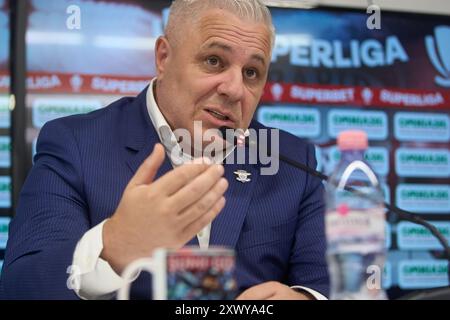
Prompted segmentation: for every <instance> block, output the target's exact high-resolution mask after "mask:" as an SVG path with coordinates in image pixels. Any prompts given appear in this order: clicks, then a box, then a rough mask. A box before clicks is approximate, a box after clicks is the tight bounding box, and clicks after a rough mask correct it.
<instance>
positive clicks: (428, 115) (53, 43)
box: [0, 0, 450, 298]
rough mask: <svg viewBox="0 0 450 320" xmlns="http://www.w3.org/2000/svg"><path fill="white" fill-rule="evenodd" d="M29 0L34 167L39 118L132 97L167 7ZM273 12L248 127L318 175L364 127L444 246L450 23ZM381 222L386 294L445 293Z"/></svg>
mask: <svg viewBox="0 0 450 320" xmlns="http://www.w3.org/2000/svg"><path fill="white" fill-rule="evenodd" d="M0 1H1V0H0ZM28 2H29V6H28V8H29V10H30V11H29V16H28V17H29V18H28V32H27V50H28V58H27V59H28V60H27V64H28V79H27V81H28V95H27V130H26V133H25V134H26V138H27V142H28V145H29V149H28V150H29V154H28V155H27V157H28V159H29V162H30V163H29V165H30V166H31V159H32V154H33V153H34V149H35V143H36V138H37V136H38V133H39V130H40V128H41V127H42V126H43V124H44V123H45V122H47V121H49V120H51V119H54V118H58V117H62V116H67V115H70V114H75V113H85V112H89V111H92V110H95V109H98V108H102V107H104V106H105V105H107V104H108V103H110V102H112V101H114V100H116V99H118V98H120V97H122V96H124V95H136V94H137V93H139V92H140V91H141V90H142V89H143V88H144V87H145V86H146V85H147V84H148V82H149V80H150V78H152V77H153V76H155V68H154V56H153V55H154V51H153V45H154V43H155V40H156V38H157V37H158V36H159V35H160V34H161V33H162V29H163V25H164V22H165V21H166V18H167V8H168V6H169V4H170V1H168V0H164V1H162V0H161V1H144V0H128V1H127V0H123V1H117V0H115V1H92V0H90V1H87V0H78V1H73V0H71V1H64V0H29V1H28ZM0 3H1V2H0ZM70 5H75V6H72V7H69V6H70ZM68 8H69V10H68ZM77 10H78V11H77ZM271 11H272V13H273V17H274V24H275V26H276V29H277V39H276V46H275V49H274V53H273V58H272V67H271V71H270V74H269V83H268V85H267V88H266V91H265V94H264V96H263V99H262V103H261V105H260V106H259V108H258V110H257V113H256V114H255V117H256V119H257V120H259V121H261V122H263V123H264V124H266V125H269V126H273V127H278V128H281V129H284V130H287V131H289V132H292V133H293V134H295V135H297V136H299V137H302V138H307V139H310V140H311V141H313V142H314V143H315V144H316V145H317V149H316V151H317V157H318V162H319V163H318V169H319V170H322V171H324V172H325V173H330V171H331V170H332V169H333V167H334V165H335V164H336V163H337V161H338V160H339V156H340V155H339V152H338V150H337V149H336V146H335V144H336V136H337V134H338V133H339V132H340V131H342V130H344V129H350V128H352V129H363V130H365V131H366V132H367V133H368V136H369V139H370V149H369V150H368V152H367V155H366V157H367V160H368V161H369V162H370V163H371V164H372V166H373V167H374V169H375V171H376V172H377V174H378V175H379V177H380V178H381V180H382V183H383V190H384V192H385V198H386V201H388V202H391V203H395V204H396V205H398V206H399V207H400V208H403V209H406V210H410V211H413V212H416V213H418V214H420V215H422V216H423V217H424V218H426V219H427V220H429V221H432V222H433V223H434V224H435V225H436V226H437V227H438V228H439V230H440V231H441V232H442V233H443V234H444V235H445V237H446V238H447V239H450V147H449V139H450V119H449V110H450V90H449V89H450V83H449V82H450V79H449V74H450V45H449V43H448V39H449V38H450V17H448V16H428V15H413V14H405V13H389V12H383V14H382V29H381V30H368V29H367V27H366V19H367V15H366V13H365V12H363V11H356V10H342V9H341V10H338V9H332V8H319V9H313V10H298V9H279V8H272V9H271ZM68 12H69V13H68ZM77 12H78V13H80V15H79V16H78V17H79V18H81V19H79V20H77V19H76V18H77ZM0 21H2V20H0ZM124 21H126V23H124ZM68 22H69V23H68ZM78 22H79V24H77V23H78ZM0 26H1V24H0ZM2 39H3V37H2ZM1 57H2V56H0V58H1ZM1 61H3V60H0V63H2V62H1ZM0 66H3V64H0ZM3 69H5V68H3ZM3 69H0V73H1V75H3V74H4V70H3ZM2 70H3V71H2ZM0 79H1V78H0ZM0 88H1V87H0ZM2 110H3V109H2ZM26 169H29V168H26ZM388 220H389V221H388V222H387V223H386V227H387V228H386V230H387V237H386V247H387V248H388V250H389V261H388V263H387V264H386V268H385V273H384V286H385V288H386V289H388V293H389V296H390V298H397V297H399V296H401V295H403V294H406V293H408V292H409V291H411V290H418V289H425V288H431V287H438V286H445V285H448V279H447V263H446V262H445V261H444V260H439V259H438V258H437V257H436V256H435V254H434V253H435V252H436V251H439V249H440V246H439V244H438V242H437V241H436V240H435V239H434V238H433V237H432V236H431V235H430V233H429V232H427V231H426V230H425V229H423V228H422V227H419V226H415V225H412V224H410V223H406V222H400V221H398V220H397V219H396V217H395V216H393V215H389V219H388Z"/></svg>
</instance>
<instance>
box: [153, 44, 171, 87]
mask: <svg viewBox="0 0 450 320" xmlns="http://www.w3.org/2000/svg"><path fill="white" fill-rule="evenodd" d="M171 52H172V48H171V47H170V43H169V41H168V40H167V38H166V37H165V36H161V37H159V38H158V40H156V46H155V62H156V72H157V76H158V78H159V79H161V78H162V77H163V74H164V72H165V70H166V66H167V63H168V60H169V57H170V55H171Z"/></svg>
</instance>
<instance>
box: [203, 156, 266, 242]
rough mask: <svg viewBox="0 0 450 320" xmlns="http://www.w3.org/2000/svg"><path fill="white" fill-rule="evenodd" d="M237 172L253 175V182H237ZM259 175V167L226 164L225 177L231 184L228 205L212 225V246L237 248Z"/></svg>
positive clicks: (227, 193)
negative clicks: (241, 171) (242, 171)
mask: <svg viewBox="0 0 450 320" xmlns="http://www.w3.org/2000/svg"><path fill="white" fill-rule="evenodd" d="M237 170H245V171H247V172H249V173H251V176H250V179H251V181H250V182H246V183H242V182H239V181H238V180H236V175H235V173H234V172H235V171H237ZM258 173H259V172H258V168H257V166H253V165H237V164H232V165H227V164H225V177H226V179H227V180H228V182H229V187H228V190H227V192H226V194H225V199H226V205H225V208H224V209H223V210H222V212H221V213H219V215H218V216H217V217H216V219H215V220H214V221H213V223H212V227H211V237H210V241H209V244H210V246H213V245H222V246H227V247H231V248H234V247H235V246H236V243H237V241H238V239H239V235H240V233H241V229H242V226H243V224H244V220H245V216H246V215H247V211H248V207H249V205H250V200H251V198H252V195H253V191H254V187H255V185H256V183H257V179H258Z"/></svg>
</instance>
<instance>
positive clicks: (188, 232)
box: [182, 197, 226, 241]
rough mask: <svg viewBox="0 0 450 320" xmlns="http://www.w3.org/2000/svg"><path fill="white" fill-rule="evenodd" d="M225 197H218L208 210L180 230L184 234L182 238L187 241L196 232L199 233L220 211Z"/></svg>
mask: <svg viewBox="0 0 450 320" xmlns="http://www.w3.org/2000/svg"><path fill="white" fill-rule="evenodd" d="M225 202H226V201H225V198H224V197H222V198H220V199H219V201H217V202H216V204H215V205H214V206H213V207H212V208H211V210H209V211H208V212H207V213H205V214H203V215H202V216H200V218H198V219H197V220H195V221H194V222H192V223H191V224H189V225H188V226H187V227H186V228H185V229H184V230H183V231H182V232H183V234H184V238H185V240H186V241H189V240H190V239H192V237H193V236H195V235H196V234H197V233H199V232H200V231H201V230H202V229H203V228H204V227H206V226H207V225H208V224H209V223H211V221H213V220H214V218H215V217H216V216H217V215H218V214H219V212H220V211H222V209H223V208H224V207H225Z"/></svg>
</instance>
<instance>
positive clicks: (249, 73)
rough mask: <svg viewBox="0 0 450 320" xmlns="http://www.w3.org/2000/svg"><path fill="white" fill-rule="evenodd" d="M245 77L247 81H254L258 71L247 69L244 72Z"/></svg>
mask: <svg viewBox="0 0 450 320" xmlns="http://www.w3.org/2000/svg"><path fill="white" fill-rule="evenodd" d="M245 76H246V77H247V78H249V79H255V78H256V77H258V71H256V70H255V69H247V70H245Z"/></svg>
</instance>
